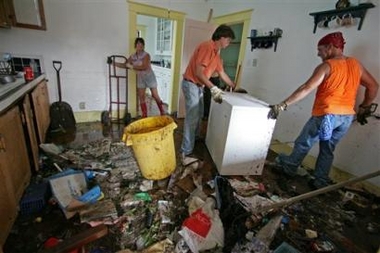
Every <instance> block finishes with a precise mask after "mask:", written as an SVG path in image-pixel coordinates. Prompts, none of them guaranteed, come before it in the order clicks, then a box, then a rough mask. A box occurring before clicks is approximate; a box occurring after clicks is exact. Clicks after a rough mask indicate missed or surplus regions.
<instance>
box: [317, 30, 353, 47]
mask: <svg viewBox="0 0 380 253" xmlns="http://www.w3.org/2000/svg"><path fill="white" fill-rule="evenodd" d="M330 43H331V44H333V46H334V47H336V48H340V49H342V50H343V48H344V44H345V43H346V42H345V41H344V38H343V35H342V33H341V32H335V33H329V34H327V35H326V36H325V37H323V38H322V39H320V40H319V42H318V46H320V45H328V44H330Z"/></svg>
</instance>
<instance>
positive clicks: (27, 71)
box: [24, 67, 34, 81]
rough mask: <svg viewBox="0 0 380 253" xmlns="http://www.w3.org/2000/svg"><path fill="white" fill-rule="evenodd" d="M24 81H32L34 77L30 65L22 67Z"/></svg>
mask: <svg viewBox="0 0 380 253" xmlns="http://www.w3.org/2000/svg"><path fill="white" fill-rule="evenodd" d="M24 78H25V81H32V80H33V79H34V73H33V70H32V68H31V67H24Z"/></svg>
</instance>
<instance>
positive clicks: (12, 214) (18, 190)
mask: <svg viewBox="0 0 380 253" xmlns="http://www.w3.org/2000/svg"><path fill="white" fill-rule="evenodd" d="M0 174H1V181H2V182H1V183H0V185H1V192H0V196H1V203H0V206H1V214H0V217H1V218H0V219H1V220H0V221H1V224H0V227H1V229H0V231H1V232H0V244H4V241H5V239H6V237H7V235H8V233H9V231H10V228H11V227H12V225H13V222H14V220H15V218H16V216H17V208H16V206H17V204H18V201H19V200H20V199H21V196H22V194H23V192H24V190H25V188H26V187H27V185H28V184H29V180H30V176H31V170H30V164H29V157H28V150H27V146H26V141H25V136H24V130H23V125H22V121H21V113H20V109H19V107H18V106H14V107H12V108H11V109H9V110H8V111H6V112H5V113H4V114H2V115H1V116H0ZM4 207H6V209H5V210H3V208H4Z"/></svg>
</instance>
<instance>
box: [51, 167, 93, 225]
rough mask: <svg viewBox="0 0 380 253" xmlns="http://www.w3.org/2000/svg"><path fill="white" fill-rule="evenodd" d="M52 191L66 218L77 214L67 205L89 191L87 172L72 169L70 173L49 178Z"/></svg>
mask: <svg viewBox="0 0 380 253" xmlns="http://www.w3.org/2000/svg"><path fill="white" fill-rule="evenodd" d="M49 182H50V186H51V191H52V194H53V196H54V197H55V198H56V200H57V202H58V204H59V206H60V207H61V209H62V211H63V213H64V214H65V217H66V219H70V218H71V217H73V216H74V215H75V213H76V212H75V211H68V210H67V207H68V206H69V204H70V203H71V202H72V201H73V199H76V198H78V197H80V196H81V195H83V194H84V193H85V192H87V182H86V177H85V174H84V173H83V172H81V171H72V172H70V174H66V173H64V174H63V175H62V176H60V174H58V175H56V176H55V177H53V178H51V179H49Z"/></svg>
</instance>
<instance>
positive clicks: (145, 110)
mask: <svg viewBox="0 0 380 253" xmlns="http://www.w3.org/2000/svg"><path fill="white" fill-rule="evenodd" d="M140 107H141V113H142V115H141V117H142V118H146V117H148V108H147V107H146V103H141V104H140Z"/></svg>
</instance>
